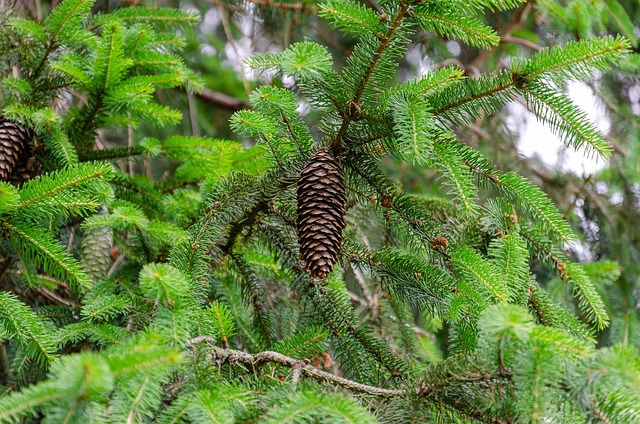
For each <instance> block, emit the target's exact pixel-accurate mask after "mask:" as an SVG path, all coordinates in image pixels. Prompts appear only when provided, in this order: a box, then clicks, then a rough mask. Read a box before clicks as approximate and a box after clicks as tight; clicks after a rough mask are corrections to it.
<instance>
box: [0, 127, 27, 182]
mask: <svg viewBox="0 0 640 424" xmlns="http://www.w3.org/2000/svg"><path fill="white" fill-rule="evenodd" d="M32 138H33V131H31V130H30V129H26V128H24V127H22V126H21V125H19V124H16V123H15V122H11V121H7V120H6V119H4V118H3V117H1V116H0V180H2V181H7V179H8V178H9V176H10V175H11V174H12V173H13V172H14V170H15V169H16V168H17V167H18V165H20V164H21V163H22V162H26V160H27V159H28V158H27V157H26V156H27V155H28V153H29V141H31V139H32Z"/></svg>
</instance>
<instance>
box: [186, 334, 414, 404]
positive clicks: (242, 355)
mask: <svg viewBox="0 0 640 424" xmlns="http://www.w3.org/2000/svg"><path fill="white" fill-rule="evenodd" d="M201 341H205V340H196V339H194V340H193V343H189V344H195V343H198V342H201ZM211 349H212V351H213V359H214V360H223V361H227V362H229V363H230V364H235V363H242V364H244V365H248V366H251V367H260V366H262V365H264V364H265V363H268V362H272V363H276V364H279V365H282V366H285V367H288V368H291V369H293V370H296V374H297V373H299V377H307V378H311V379H313V380H316V381H320V382H327V383H333V384H335V385H337V386H340V387H343V388H345V389H350V390H354V391H356V392H361V393H368V394H371V395H376V396H387V397H393V396H408V395H410V394H413V393H412V392H411V391H409V390H400V389H384V388H381V387H375V386H369V385H366V384H362V383H358V382H357V381H353V380H348V379H346V378H343V377H339V376H337V375H334V374H330V373H328V372H326V371H321V370H318V369H316V368H315V367H313V366H312V365H309V364H307V363H305V362H304V361H301V360H298V359H293V358H290V357H288V356H285V355H283V354H281V353H278V352H271V351H265V352H260V353H256V354H250V353H246V352H242V351H240V350H234V349H224V348H221V347H217V346H211Z"/></svg>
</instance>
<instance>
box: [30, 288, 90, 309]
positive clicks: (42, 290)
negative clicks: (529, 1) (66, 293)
mask: <svg viewBox="0 0 640 424" xmlns="http://www.w3.org/2000/svg"><path fill="white" fill-rule="evenodd" d="M38 293H40V294H41V295H43V296H44V297H46V298H49V299H50V300H53V301H55V302H58V303H62V304H63V305H65V306H68V307H70V308H75V309H79V308H80V305H78V304H77V303H76V302H74V301H73V300H69V299H65V298H63V297H61V296H58V295H57V294H56V293H54V292H52V291H50V290H49V289H46V288H44V287H40V288H38Z"/></svg>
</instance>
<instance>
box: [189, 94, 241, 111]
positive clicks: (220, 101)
mask: <svg viewBox="0 0 640 424" xmlns="http://www.w3.org/2000/svg"><path fill="white" fill-rule="evenodd" d="M196 96H197V97H198V98H199V99H202V100H204V101H205V102H207V103H211V104H213V105H216V106H219V107H221V108H223V109H229V110H230V111H232V112H236V111H238V110H242V109H251V105H250V104H249V103H248V102H246V101H244V100H242V99H238V98H236V97H231V96H229V95H228V94H224V93H219V92H217V91H213V90H209V89H207V88H204V89H203V90H202V91H201V92H200V93H196Z"/></svg>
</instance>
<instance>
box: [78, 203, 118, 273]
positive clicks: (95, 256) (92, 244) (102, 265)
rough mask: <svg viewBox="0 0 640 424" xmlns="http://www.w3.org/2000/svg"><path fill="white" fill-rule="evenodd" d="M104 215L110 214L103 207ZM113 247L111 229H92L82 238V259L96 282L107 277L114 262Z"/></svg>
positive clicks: (102, 212)
mask: <svg viewBox="0 0 640 424" xmlns="http://www.w3.org/2000/svg"><path fill="white" fill-rule="evenodd" d="M100 213H101V214H102V215H104V214H106V213H108V210H107V209H106V208H105V207H103V208H102V210H101V211H100ZM112 245H113V229H111V227H101V228H92V229H89V230H86V231H85V233H84V235H83V236H82V257H83V259H84V265H85V269H86V272H87V275H89V277H91V278H92V279H93V280H94V281H96V282H97V281H100V280H102V278H104V277H105V276H106V275H107V271H109V268H111V265H112V263H113V261H112V260H111V248H112Z"/></svg>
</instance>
